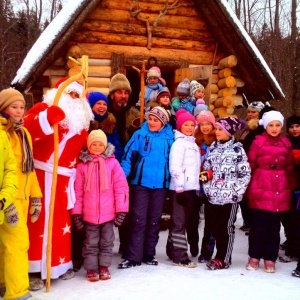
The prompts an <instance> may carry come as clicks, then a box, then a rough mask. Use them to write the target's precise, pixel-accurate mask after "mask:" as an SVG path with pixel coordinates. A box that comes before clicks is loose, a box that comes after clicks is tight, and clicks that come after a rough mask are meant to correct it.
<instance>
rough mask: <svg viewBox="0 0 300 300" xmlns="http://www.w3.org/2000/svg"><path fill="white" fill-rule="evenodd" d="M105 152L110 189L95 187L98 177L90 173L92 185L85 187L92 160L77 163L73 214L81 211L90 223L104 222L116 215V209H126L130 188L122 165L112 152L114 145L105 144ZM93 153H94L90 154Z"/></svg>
mask: <svg viewBox="0 0 300 300" xmlns="http://www.w3.org/2000/svg"><path fill="white" fill-rule="evenodd" d="M108 145H109V146H108V147H107V149H106V151H105V153H104V156H105V166H106V170H107V176H108V184H109V189H108V190H105V191H100V190H99V189H98V188H96V187H97V186H98V185H97V181H96V176H97V174H95V175H94V176H93V180H94V185H95V188H94V189H92V191H86V190H85V186H86V180H87V172H88V168H89V164H91V163H92V162H91V161H86V162H80V163H79V164H78V165H77V171H76V181H75V195H76V202H75V206H74V208H73V209H72V214H73V215H74V214H80V215H83V220H84V221H86V222H89V223H92V224H103V223H105V222H109V221H112V220H114V219H115V217H116V213H118V212H128V209H129V196H128V194H129V188H128V184H127V180H126V177H125V174H124V171H123V169H122V168H121V166H120V164H119V162H118V161H117V159H116V158H115V156H114V155H113V154H112V153H113V150H112V149H114V146H112V145H111V144H108ZM85 155H86V154H85ZM90 157H93V155H90Z"/></svg>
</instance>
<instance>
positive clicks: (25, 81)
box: [11, 0, 284, 98]
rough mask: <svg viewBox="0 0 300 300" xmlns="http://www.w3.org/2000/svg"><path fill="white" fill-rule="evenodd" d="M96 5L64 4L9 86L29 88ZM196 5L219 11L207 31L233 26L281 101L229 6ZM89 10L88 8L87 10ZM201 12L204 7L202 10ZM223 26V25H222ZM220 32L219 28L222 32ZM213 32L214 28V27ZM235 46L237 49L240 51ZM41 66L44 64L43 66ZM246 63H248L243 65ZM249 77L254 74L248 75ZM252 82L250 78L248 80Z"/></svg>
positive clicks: (220, 1) (73, 0) (220, 0)
mask: <svg viewBox="0 0 300 300" xmlns="http://www.w3.org/2000/svg"><path fill="white" fill-rule="evenodd" d="M92 2H93V3H94V4H95V5H97V3H99V2H100V1H99V0H69V1H68V2H67V4H65V5H64V7H63V9H62V10H61V11H60V13H59V14H58V15H57V16H56V17H55V19H54V20H53V21H52V22H51V23H50V24H49V26H48V27H47V28H46V29H45V30H44V31H43V33H42V34H41V35H40V37H39V38H38V39H37V41H36V43H35V44H34V45H33V46H32V48H31V49H30V51H29V52H28V54H27V56H26V57H25V59H24V61H23V63H22V65H21V67H20V68H19V70H18V71H17V74H16V76H15V77H14V79H13V80H12V82H11V85H12V86H15V87H17V88H20V89H21V90H28V89H29V88H30V84H31V82H32V81H34V80H35V78H34V76H39V74H41V72H43V71H44V70H45V69H46V68H47V66H45V68H44V70H42V69H43V67H44V65H45V58H46V57H47V59H48V60H49V59H53V60H54V59H55V58H57V57H55V55H56V53H55V50H57V48H55V45H57V44H58V43H59V42H60V41H61V40H62V37H64V35H65V33H66V32H68V33H69V32H71V31H72V30H73V28H74V22H75V20H77V19H78V16H80V14H82V12H83V10H85V9H86V8H87V7H88V6H89V5H91V3H92ZM197 2H198V6H200V5H201V6H202V7H203V5H204V6H205V9H206V10H208V14H209V13H212V12H210V11H209V10H210V9H212V7H214V9H216V8H218V11H219V13H220V12H222V20H221V21H220V20H217V18H216V19H215V20H214V21H211V20H209V18H208V21H211V23H210V24H209V25H210V28H212V27H213V26H215V25H216V22H221V23H219V24H218V26H220V24H222V21H223V22H226V23H228V24H229V25H230V29H231V30H232V27H234V34H235V36H236V38H237V39H238V41H239V42H241V43H242V45H241V47H243V49H244V53H246V54H247V55H246V56H247V58H246V59H248V60H249V62H250V61H251V63H252V66H253V65H256V72H259V73H260V74H261V77H263V78H264V81H266V80H267V82H268V84H267V85H268V86H269V87H267V88H270V87H272V91H275V93H276V96H277V98H284V93H283V92H282V89H281V87H280V85H279V83H278V82H277V80H276V78H275V77H274V75H273V73H272V71H271V70H270V68H269V67H268V65H267V63H266V61H265V59H264V58H263V57H262V55H261V53H260V52H259V50H258V48H257V47H256V46H255V44H254V42H253V41H252V39H251V38H250V36H249V35H248V33H247V32H246V30H245V29H244V27H243V25H242V24H241V22H240V21H239V20H238V18H237V17H236V15H235V13H234V12H233V10H232V9H231V7H230V5H229V4H228V2H227V1H226V0H214V1H213V2H211V0H207V1H203V2H201V3H200V1H197ZM207 3H209V4H210V7H207ZM88 9H89V8H88ZM203 9H204V8H203ZM223 25H224V23H223ZM221 28H222V29H223V27H221ZM222 29H220V30H221V31H222ZM215 30H216V28H215ZM219 39H222V36H220V35H219ZM226 42H227V43H230V42H231V41H230V40H229V41H227V40H223V43H226ZM241 47H239V49H240V48H241ZM234 50H235V49H229V52H232V51H234ZM43 64H44V65H43ZM247 64H248V63H247ZM251 76H252V77H253V76H255V74H253V75H251ZM252 79H253V78H252ZM269 93H270V94H271V95H272V92H271V90H270V89H269Z"/></svg>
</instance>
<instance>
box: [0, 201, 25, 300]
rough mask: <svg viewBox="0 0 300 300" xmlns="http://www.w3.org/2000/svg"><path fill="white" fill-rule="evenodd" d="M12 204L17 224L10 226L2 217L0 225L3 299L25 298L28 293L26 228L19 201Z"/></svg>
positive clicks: (0, 284)
mask: <svg viewBox="0 0 300 300" xmlns="http://www.w3.org/2000/svg"><path fill="white" fill-rule="evenodd" d="M14 204H15V206H16V207H17V210H18V216H19V222H18V224H17V225H16V226H15V227H12V226H10V225H8V224H7V222H6V219H4V222H3V224H1V225H0V286H5V287H6V293H5V295H4V298H3V299H26V298H28V297H29V295H30V293H29V290H28V288H29V278H28V265H29V264H28V253H27V252H28V248H29V237H28V229H27V225H26V222H25V217H24V214H23V208H22V204H21V201H20V200H14ZM27 295H28V296H27ZM26 296H27V297H26Z"/></svg>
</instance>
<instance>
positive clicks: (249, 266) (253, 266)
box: [246, 257, 259, 270]
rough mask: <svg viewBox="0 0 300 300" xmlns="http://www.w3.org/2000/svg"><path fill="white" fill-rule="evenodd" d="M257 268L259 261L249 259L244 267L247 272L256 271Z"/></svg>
mask: <svg viewBox="0 0 300 300" xmlns="http://www.w3.org/2000/svg"><path fill="white" fill-rule="evenodd" d="M258 267H259V259H257V258H251V257H250V258H249V260H248V263H247V265H246V269H247V270H257V269H258Z"/></svg>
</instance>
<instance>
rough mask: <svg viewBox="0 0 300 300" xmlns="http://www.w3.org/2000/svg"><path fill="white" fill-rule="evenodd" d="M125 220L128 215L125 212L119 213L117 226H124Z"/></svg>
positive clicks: (116, 221) (116, 219) (116, 220)
mask: <svg viewBox="0 0 300 300" xmlns="http://www.w3.org/2000/svg"><path fill="white" fill-rule="evenodd" d="M125 218H126V213H124V212H119V213H117V216H116V218H115V225H116V226H118V227H120V226H122V224H123V222H124V220H125Z"/></svg>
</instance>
